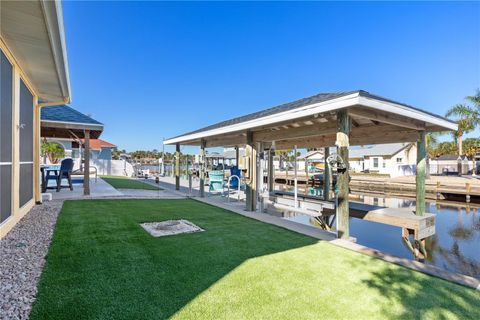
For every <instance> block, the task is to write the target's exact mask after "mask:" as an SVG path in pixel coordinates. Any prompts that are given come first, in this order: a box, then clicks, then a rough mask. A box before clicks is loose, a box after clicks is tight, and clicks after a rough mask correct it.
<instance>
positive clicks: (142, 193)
mask: <svg viewBox="0 0 480 320" xmlns="http://www.w3.org/2000/svg"><path fill="white" fill-rule="evenodd" d="M142 182H144V181H143V180H142ZM48 192H49V193H50V194H51V195H52V198H53V200H72V199H98V198H155V199H178V198H184V197H185V195H182V194H179V193H175V192H172V191H170V189H168V188H164V190H158V191H157V190H142V189H115V188H114V187H112V186H111V185H110V184H108V183H107V182H105V181H104V180H103V179H102V178H97V180H96V181H95V179H91V180H90V195H89V196H85V195H83V184H81V183H80V184H74V185H73V191H72V190H70V189H61V190H60V191H59V192H57V191H56V190H48ZM45 200H46V198H45V197H44V201H45Z"/></svg>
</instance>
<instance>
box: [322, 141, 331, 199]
mask: <svg viewBox="0 0 480 320" xmlns="http://www.w3.org/2000/svg"><path fill="white" fill-rule="evenodd" d="M329 156H330V147H325V148H323V200H329V199H330V184H331V183H330V166H329V165H328V162H327V158H328V157H329Z"/></svg>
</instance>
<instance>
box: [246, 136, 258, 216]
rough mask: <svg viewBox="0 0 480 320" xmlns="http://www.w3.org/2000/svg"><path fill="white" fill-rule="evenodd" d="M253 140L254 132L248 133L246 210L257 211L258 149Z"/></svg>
mask: <svg viewBox="0 0 480 320" xmlns="http://www.w3.org/2000/svg"><path fill="white" fill-rule="evenodd" d="M256 148H257V147H256V145H255V142H254V140H253V134H252V132H248V133H247V147H246V149H245V157H246V158H247V161H248V166H247V174H246V176H245V182H246V183H245V184H246V186H245V195H246V204H247V207H246V210H247V211H256V209H257V196H256V195H257V192H256V182H257V170H256V169H257V149H256Z"/></svg>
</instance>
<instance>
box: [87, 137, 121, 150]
mask: <svg viewBox="0 0 480 320" xmlns="http://www.w3.org/2000/svg"><path fill="white" fill-rule="evenodd" d="M82 142H83V143H84V142H85V139H82ZM116 147H117V146H116V145H114V144H113V143H110V142H108V141H105V140H102V139H90V149H92V150H101V149H102V148H116Z"/></svg>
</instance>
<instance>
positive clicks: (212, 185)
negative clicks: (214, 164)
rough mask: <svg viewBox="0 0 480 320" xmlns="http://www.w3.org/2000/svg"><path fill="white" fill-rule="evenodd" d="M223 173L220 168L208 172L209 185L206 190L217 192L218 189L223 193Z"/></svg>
mask: <svg viewBox="0 0 480 320" xmlns="http://www.w3.org/2000/svg"><path fill="white" fill-rule="evenodd" d="M224 178H225V175H224V173H223V171H222V170H214V171H210V172H209V173H208V179H209V185H208V192H209V193H211V192H212V191H213V192H218V191H220V192H221V193H222V195H223V189H224V186H225V181H224Z"/></svg>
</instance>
